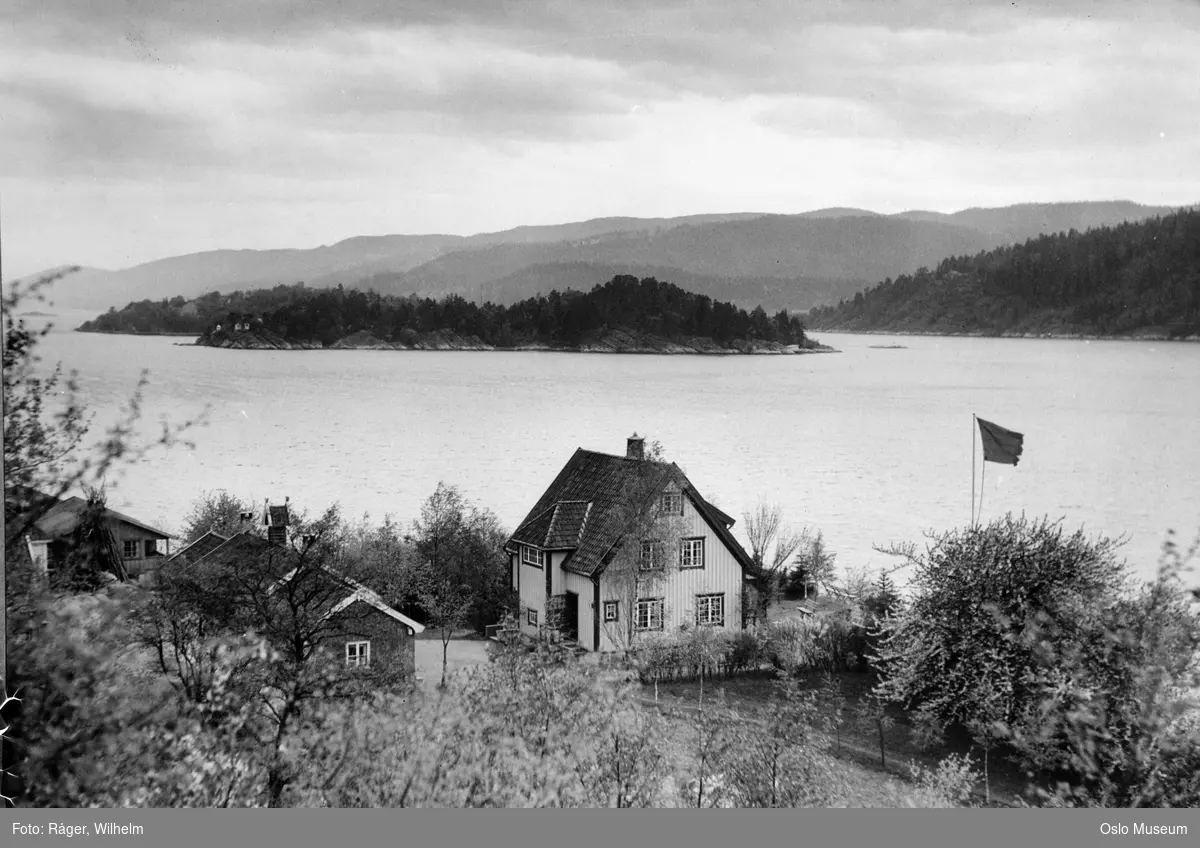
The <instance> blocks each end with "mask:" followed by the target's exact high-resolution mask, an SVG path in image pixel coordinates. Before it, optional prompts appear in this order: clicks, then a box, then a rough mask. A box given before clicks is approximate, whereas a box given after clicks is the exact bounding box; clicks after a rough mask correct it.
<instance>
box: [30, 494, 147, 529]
mask: <svg viewBox="0 0 1200 848" xmlns="http://www.w3.org/2000/svg"><path fill="white" fill-rule="evenodd" d="M86 508H87V501H86V500H84V499H83V498H81V497H78V496H76V495H72V496H71V497H69V498H64V499H63V500H61V501H59V502H58V503H56V504H55V505H54V506H52V507H50V509H49V510H47V511H46V514H45V515H43V516H42V517H41V518H40V519H38V521H37V523H36V524H37V528H38V529H39V530H40V531H41V532H43V533H45V534H46V535H47V536H51V537H56V536H65V535H67V534H68V533H70V532H71V531H73V530H74V529H75V527H76V525H77V524H78V523H79V516H80V515H81V514H82V513H83V511H84V509H86ZM105 513H106V515H107V516H108V518H109V519H110V520H116V521H123V522H125V523H126V524H131V525H133V526H134V527H137V528H138V529H139V530H144V531H146V532H147V533H149V534H150V535H151V536H157V537H158V538H160V539H170V538H171V534H170V533H167V532H166V531H164V530H159V529H158V528H157V527H152V526H150V525H149V524H146V523H145V522H143V521H139V520H137V519H136V518H133V517H132V516H129V515H126V514H125V513H123V512H117V511H116V510H115V509H107V508H106V509H105Z"/></svg>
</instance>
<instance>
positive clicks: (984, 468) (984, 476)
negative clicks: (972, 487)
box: [976, 459, 987, 519]
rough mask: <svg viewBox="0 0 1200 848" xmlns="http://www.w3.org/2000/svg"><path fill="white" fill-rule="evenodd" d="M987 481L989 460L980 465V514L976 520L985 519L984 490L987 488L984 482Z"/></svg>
mask: <svg viewBox="0 0 1200 848" xmlns="http://www.w3.org/2000/svg"><path fill="white" fill-rule="evenodd" d="M985 480H987V460H986V459H985V460H984V461H983V462H981V463H980V464H979V514H978V515H977V516H976V519H980V518H983V490H984V489H986V488H987V486H985V485H984V481H985Z"/></svg>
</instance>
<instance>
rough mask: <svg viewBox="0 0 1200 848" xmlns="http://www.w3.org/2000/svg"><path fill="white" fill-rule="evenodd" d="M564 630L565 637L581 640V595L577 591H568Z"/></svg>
mask: <svg viewBox="0 0 1200 848" xmlns="http://www.w3.org/2000/svg"><path fill="white" fill-rule="evenodd" d="M562 630H563V638H564V639H569V640H572V641H575V642H578V641H579V595H578V593H576V592H567V593H566V604H565V605H564V607H563V624H562Z"/></svg>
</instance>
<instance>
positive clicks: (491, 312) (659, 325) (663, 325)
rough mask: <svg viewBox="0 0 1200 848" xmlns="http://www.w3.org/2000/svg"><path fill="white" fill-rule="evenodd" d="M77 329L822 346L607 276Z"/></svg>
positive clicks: (106, 322)
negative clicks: (476, 292) (514, 291)
mask: <svg viewBox="0 0 1200 848" xmlns="http://www.w3.org/2000/svg"><path fill="white" fill-rule="evenodd" d="M79 329H80V330H81V331H85V332H118V333H181V332H186V333H190V332H195V333H196V334H197V335H198V336H199V338H198V339H197V344H201V345H208V346H212V347H231V348H248V349H259V348H261V349H277V350H288V349H394V350H493V349H501V350H503V349H509V350H578V351H586V352H620V353H799V352H819V351H828V350H829V348H827V347H824V346H823V345H820V344H818V343H817V342H815V341H814V340H812V339H810V338H808V337H807V335H806V333H805V329H804V324H803V323H802V322H801V320H800V318H798V317H797V316H795V315H791V314H789V313H788V312H787V311H786V310H780V311H779V312H777V313H775V314H774V315H768V314H767V312H766V311H765V310H764V309H763V308H762V307H761V306H759V307H757V308H755V309H753V310H751V311H749V312H747V311H746V310H744V309H741V308H739V307H737V306H735V305H733V304H731V303H728V302H723V301H716V300H713V299H712V298H710V297H707V296H705V295H697V294H693V293H691V292H688V291H685V290H684V289H681V288H680V287H678V286H676V285H673V284H672V283H667V282H660V281H659V280H657V279H655V278H653V277H647V278H644V279H640V280H639V279H637V278H636V277H634V276H627V275H626V276H617V277H614V278H613V279H612V280H610V281H609V282H607V283H605V284H603V285H598V286H595V287H594V288H593V289H592V290H591V291H589V292H579V291H566V292H558V291H552V292H551V293H550V294H549V295H548V296H545V295H543V296H538V297H533V298H528V299H526V300H523V301H520V302H519V303H515V304H513V305H511V306H499V305H496V304H494V303H490V302H489V303H484V304H482V305H481V304H479V303H474V302H471V301H468V300H466V299H464V298H462V297H460V296H458V295H448V296H446V297H444V298H442V299H440V300H435V299H433V298H419V297H416V296H408V297H397V296H388V295H380V294H378V293H376V292H373V291H361V290H354V289H346V288H345V287H343V286H340V285H339V286H337V287H336V288H332V289H309V288H306V287H305V286H304V285H303V284H297V285H292V286H286V285H280V286H276V287H274V288H271V289H259V290H254V291H248V292H240V291H239V292H235V293H233V294H232V295H226V296H222V295H221V294H220V293H218V292H212V293H210V294H207V295H204V296H203V297H200V298H197V299H195V300H192V301H188V300H185V299H183V298H175V299H172V300H162V301H149V300H146V301H141V302H139V303H131V304H129V305H128V306H126V307H125V308H124V309H122V310H119V311H118V310H116V309H111V310H109V312H108V313H106V314H104V315H101V316H99V317H98V318H96V319H95V320H93V321H89V322H87V323H85V324H83V325H82V326H81V327H79Z"/></svg>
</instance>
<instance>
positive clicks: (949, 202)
mask: <svg viewBox="0 0 1200 848" xmlns="http://www.w3.org/2000/svg"><path fill="white" fill-rule="evenodd" d="M0 151H2V156H0V238H2V239H3V243H2V247H3V262H4V266H3V275H4V277H5V278H6V279H10V278H12V277H15V276H20V275H24V274H28V273H32V272H35V271H37V270H40V269H42V268H45V267H48V266H53V265H59V264H63V263H67V262H73V263H81V264H85V265H92V266H98V267H106V268H122V267H128V266H130V265H134V264H138V263H140V262H145V261H148V260H151V259H156V258H160V257H163V256H170V255H175V254H180V253H190V252H194V251H200V250H209V249H214V248H267V247H314V246H317V245H319V244H328V243H332V242H335V241H338V240H340V239H343V238H347V237H349V236H353V235H368V234H384V233H430V232H443V233H459V234H469V233H475V232H482V231H491V230H500V229H507V228H509V227H512V226H516V225H519V224H541V223H560V222H565V221H572V220H583V219H586V218H595V217H602V216H609V215H633V216H638V217H649V216H668V215H683V214H691V213H700V212H738V211H752V212H785V213H786V212H801V211H805V210H809V209H815V208H819V207H823V206H856V207H864V208H868V209H873V210H876V211H880V212H898V211H902V210H904V209H913V208H923V209H934V210H939V211H946V212H949V211H954V210H957V209H962V208H965V207H969V206H998V205H1005V204H1009V203H1017V202H1024V201H1053V200H1090V199H1113V198H1125V199H1130V200H1135V201H1139V202H1142V203H1154V204H1159V203H1161V204H1185V203H1194V202H1197V201H1200V3H1197V2H1195V0H1162V1H1161V2H1128V1H1127V2H1121V3H1107V2H1094V1H1093V0H1062V2H1056V3H1023V2H1020V3H1011V2H998V3H982V2H975V3H971V2H965V0H960V2H954V3H949V2H942V3H926V2H917V0H912V2H909V0H888V2H879V1H878V0H868V2H823V1H822V0H817V2H805V0H780V2H776V0H763V2H755V3H740V2H736V0H686V2H685V1H684V0H680V2H656V0H617V2H611V0H591V2H577V1H576V0H572V2H566V0H531V1H530V2H525V1H524V0H475V2H466V0H429V1H428V2H425V0H420V1H419V2H407V1H406V0H328V2H324V3H317V2H312V3H291V2H282V0H207V2H181V1H180V0H0Z"/></svg>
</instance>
